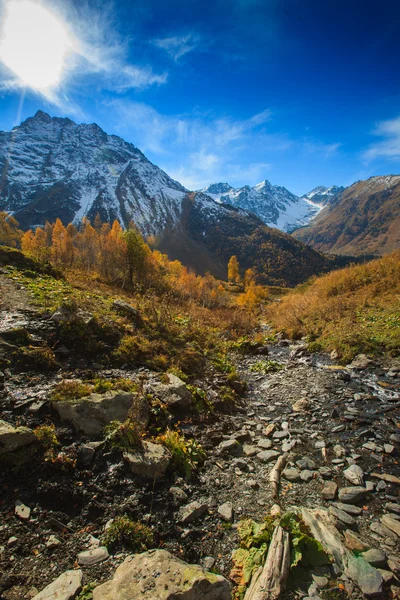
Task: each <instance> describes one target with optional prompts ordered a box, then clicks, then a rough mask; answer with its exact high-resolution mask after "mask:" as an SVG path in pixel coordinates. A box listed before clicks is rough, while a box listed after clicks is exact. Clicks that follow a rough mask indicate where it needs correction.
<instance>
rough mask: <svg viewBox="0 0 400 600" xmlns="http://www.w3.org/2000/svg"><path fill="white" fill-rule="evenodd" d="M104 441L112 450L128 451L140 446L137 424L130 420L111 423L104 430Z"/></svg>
mask: <svg viewBox="0 0 400 600" xmlns="http://www.w3.org/2000/svg"><path fill="white" fill-rule="evenodd" d="M104 439H105V441H106V442H109V443H110V444H111V446H112V447H113V448H118V449H119V450H128V449H129V448H134V447H135V446H138V445H139V444H140V432H139V429H138V426H137V424H135V423H134V422H133V420H132V419H130V418H128V419H126V421H124V422H123V423H121V421H111V423H109V424H108V425H107V426H106V427H105V428H104Z"/></svg>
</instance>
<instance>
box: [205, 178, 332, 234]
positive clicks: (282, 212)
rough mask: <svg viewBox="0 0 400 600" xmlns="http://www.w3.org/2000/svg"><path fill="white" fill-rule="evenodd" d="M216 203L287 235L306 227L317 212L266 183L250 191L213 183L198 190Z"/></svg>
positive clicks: (310, 201) (309, 201) (316, 207)
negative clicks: (253, 216)
mask: <svg viewBox="0 0 400 600" xmlns="http://www.w3.org/2000/svg"><path fill="white" fill-rule="evenodd" d="M202 191H203V192H204V193H206V194H208V195H209V196H211V197H212V198H214V200H216V201H217V202H221V203H223V204H231V205H232V206H236V207H238V208H242V209H244V210H247V211H249V212H252V213H254V214H255V215H257V216H258V217H259V218H260V219H261V220H262V221H263V222H264V223H266V224H267V225H269V226H270V227H276V228H277V229H280V230H281V231H286V232H288V233H289V232H291V231H293V230H294V229H297V228H298V227H301V226H303V225H307V224H308V223H309V222H310V221H311V220H312V219H313V218H314V217H315V216H316V215H317V214H318V212H319V211H320V210H321V206H319V205H318V204H317V203H315V202H314V200H313V199H311V198H307V197H302V198H299V197H298V196H296V195H295V194H292V193H291V192H289V190H287V189H286V188H284V187H282V186H279V185H271V183H270V182H269V181H267V180H265V181H262V182H261V183H259V184H257V185H255V186H254V187H250V186H249V185H245V186H244V187H242V188H236V189H235V188H233V187H232V186H230V185H229V184H228V183H213V184H211V185H209V186H207V187H206V188H204V189H203V190H202Z"/></svg>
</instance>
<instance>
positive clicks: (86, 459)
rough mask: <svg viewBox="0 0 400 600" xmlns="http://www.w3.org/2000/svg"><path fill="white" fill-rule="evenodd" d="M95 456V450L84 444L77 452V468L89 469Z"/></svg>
mask: <svg viewBox="0 0 400 600" xmlns="http://www.w3.org/2000/svg"><path fill="white" fill-rule="evenodd" d="M94 455H95V449H94V448H92V447H91V446H88V445H87V444H85V445H84V446H81V447H80V448H79V450H78V466H79V467H90V465H91V464H92V461H93V458H94Z"/></svg>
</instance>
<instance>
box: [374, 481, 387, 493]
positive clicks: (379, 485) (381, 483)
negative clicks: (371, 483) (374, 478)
mask: <svg viewBox="0 0 400 600" xmlns="http://www.w3.org/2000/svg"><path fill="white" fill-rule="evenodd" d="M386 488H387V483H386V482H385V481H378V483H377V484H376V491H377V492H384V491H385V490H386Z"/></svg>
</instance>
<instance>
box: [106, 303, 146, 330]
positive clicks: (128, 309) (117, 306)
mask: <svg viewBox="0 0 400 600" xmlns="http://www.w3.org/2000/svg"><path fill="white" fill-rule="evenodd" d="M112 307H113V309H114V310H115V311H116V312H118V313H120V314H121V315H123V316H124V317H128V318H129V319H132V320H133V321H134V322H135V323H136V324H139V323H141V322H142V318H141V316H140V312H139V311H138V310H137V308H134V307H133V306H131V305H130V304H128V302H125V301H124V300H114V302H113V304H112Z"/></svg>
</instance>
